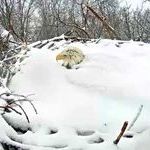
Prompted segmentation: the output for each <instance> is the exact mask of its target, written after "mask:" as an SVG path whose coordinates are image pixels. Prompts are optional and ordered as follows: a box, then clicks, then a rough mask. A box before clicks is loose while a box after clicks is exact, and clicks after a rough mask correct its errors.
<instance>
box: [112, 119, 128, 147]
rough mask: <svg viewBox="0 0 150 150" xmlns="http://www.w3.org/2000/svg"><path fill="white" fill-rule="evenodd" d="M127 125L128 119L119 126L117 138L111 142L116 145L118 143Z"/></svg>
mask: <svg viewBox="0 0 150 150" xmlns="http://www.w3.org/2000/svg"><path fill="white" fill-rule="evenodd" d="M127 126H128V121H125V122H124V124H123V126H122V128H121V132H120V134H119V135H118V137H117V139H116V140H115V141H114V142H113V143H114V144H116V145H117V144H118V143H119V141H120V139H121V137H122V136H123V134H124V132H125V130H126V128H127Z"/></svg>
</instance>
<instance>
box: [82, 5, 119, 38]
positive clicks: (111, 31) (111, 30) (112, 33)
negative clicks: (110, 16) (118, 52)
mask: <svg viewBox="0 0 150 150" xmlns="http://www.w3.org/2000/svg"><path fill="white" fill-rule="evenodd" d="M85 6H86V7H87V8H88V9H89V10H90V11H91V12H92V13H93V14H94V15H95V16H96V18H98V20H99V21H100V22H102V24H103V26H104V28H105V30H106V31H107V33H108V34H109V36H110V38H111V39H114V38H117V39H119V40H120V39H121V38H120V37H119V36H118V34H117V33H116V31H115V30H114V28H113V27H112V26H111V25H109V24H108V23H107V22H106V19H105V17H104V16H101V15H99V14H98V13H97V12H96V11H95V10H94V9H93V8H92V7H90V6H88V5H85Z"/></svg>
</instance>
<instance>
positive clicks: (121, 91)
mask: <svg viewBox="0 0 150 150" xmlns="http://www.w3.org/2000/svg"><path fill="white" fill-rule="evenodd" d="M68 43H69V42H68ZM68 43H67V44H66V42H65V40H62V41H60V42H55V46H56V49H55V50H53V51H52V50H51V49H48V45H45V46H44V47H43V48H42V49H37V48H33V47H32V46H33V44H32V45H30V48H31V51H30V52H28V56H29V57H28V58H26V59H25V60H24V61H23V63H22V66H21V70H20V72H18V73H17V74H16V75H15V76H14V77H13V79H12V82H11V84H10V86H9V88H10V89H11V91H13V92H14V93H17V94H23V95H30V94H32V95H31V96H29V97H30V98H31V99H33V100H34V101H33V103H34V105H35V107H36V108H37V110H38V115H36V114H35V112H34V110H33V109H32V108H31V106H30V105H29V104H28V103H26V102H25V103H23V108H24V109H25V110H26V112H27V114H28V116H29V119H30V122H31V123H30V124H28V123H27V121H26V119H25V118H24V117H22V116H20V115H18V114H16V113H12V114H6V115H5V117H4V118H5V119H6V120H9V121H11V122H12V124H13V125H14V126H16V127H19V126H20V128H21V127H22V128H25V127H29V128H30V130H28V131H27V132H26V133H25V134H20V135H15V136H14V137H15V139H16V140H19V141H21V143H24V145H23V144H22V147H24V148H25V147H26V148H29V147H30V149H36V150H37V149H49V150H51V149H52V150H53V149H54V150H55V149H65V150H79V149H86V150H110V149H111V150H148V149H149V147H150V144H149V140H148V139H149V138H150V128H149V126H150V120H149V119H148V116H149V115H150V111H149V109H150V93H149V89H150V78H149V76H150V59H149V58H150V44H145V43H142V42H133V41H121V42H120V41H117V40H107V39H103V40H100V41H99V42H97V44H95V42H87V43H86V44H82V43H80V42H74V43H70V44H68ZM48 44H49V45H50V44H52V43H51V42H50V43H48ZM70 45H71V46H76V47H79V48H80V49H81V50H82V51H83V53H84V54H85V55H86V59H85V60H84V61H83V62H82V63H81V64H79V66H78V68H79V69H69V70H68V69H66V68H64V67H62V66H61V63H58V62H56V55H57V54H58V53H60V52H61V51H62V50H63V49H64V48H65V47H66V46H70ZM57 48H58V49H57ZM141 105H143V109H142V111H141V114H140V116H139V118H138V119H137V121H136V122H135V124H134V126H133V127H132V128H131V129H130V130H129V131H126V132H125V134H129V135H133V138H125V137H122V139H121V141H120V142H119V144H118V145H115V144H113V141H114V140H115V139H116V138H117V136H118V135H119V132H120V130H121V127H122V125H123V123H124V122H125V121H128V122H129V124H130V123H131V122H132V121H133V119H134V118H135V116H136V114H137V113H138V110H139V108H140V106H141ZM0 119H2V118H0ZM2 124H5V123H1V126H0V130H1V129H2V128H5V127H4V126H3V125H2ZM51 131H52V132H51ZM53 132H54V133H53ZM4 133H5V132H4ZM10 133H11V136H12V134H13V132H11V131H10ZM10 133H9V134H10ZM52 133H53V134H52ZM0 134H1V133H0ZM5 134H7V135H9V134H8V133H7V132H6V133H5ZM100 139H103V140H104V141H103V142H101V141H100ZM0 140H5V137H4V138H2V137H1V138H0ZM14 145H15V144H14ZM19 146H20V145H19ZM37 146H38V147H37Z"/></svg>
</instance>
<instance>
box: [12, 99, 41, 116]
mask: <svg viewBox="0 0 150 150" xmlns="http://www.w3.org/2000/svg"><path fill="white" fill-rule="evenodd" d="M25 101H27V102H29V103H30V104H31V106H32V107H33V109H34V111H35V113H36V114H38V112H37V109H36V108H35V106H34V105H33V103H32V102H31V100H28V99H18V100H15V101H11V102H10V103H9V104H13V103H14V104H16V102H25Z"/></svg>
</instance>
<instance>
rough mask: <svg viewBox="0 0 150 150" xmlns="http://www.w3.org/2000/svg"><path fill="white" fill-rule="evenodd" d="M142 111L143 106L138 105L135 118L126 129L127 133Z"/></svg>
mask: <svg viewBox="0 0 150 150" xmlns="http://www.w3.org/2000/svg"><path fill="white" fill-rule="evenodd" d="M142 109H143V105H140V107H139V109H138V112H137V114H136V116H135V118H134V119H133V120H132V122H131V123H130V126H129V127H128V129H127V130H128V131H129V130H130V129H131V128H132V127H133V126H134V124H135V122H136V121H137V119H138V118H139V116H140V114H141V112H142Z"/></svg>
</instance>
